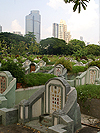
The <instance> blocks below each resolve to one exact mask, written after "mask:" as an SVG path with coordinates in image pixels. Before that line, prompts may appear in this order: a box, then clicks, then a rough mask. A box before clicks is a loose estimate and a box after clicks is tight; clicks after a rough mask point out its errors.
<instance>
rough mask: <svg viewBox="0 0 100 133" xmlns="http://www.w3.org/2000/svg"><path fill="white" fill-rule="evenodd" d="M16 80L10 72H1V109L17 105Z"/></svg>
mask: <svg viewBox="0 0 100 133" xmlns="http://www.w3.org/2000/svg"><path fill="white" fill-rule="evenodd" d="M15 89H16V79H15V78H13V77H12V75H11V73H10V72H8V71H0V108H2V107H7V108H11V107H13V106H14V105H15Z"/></svg>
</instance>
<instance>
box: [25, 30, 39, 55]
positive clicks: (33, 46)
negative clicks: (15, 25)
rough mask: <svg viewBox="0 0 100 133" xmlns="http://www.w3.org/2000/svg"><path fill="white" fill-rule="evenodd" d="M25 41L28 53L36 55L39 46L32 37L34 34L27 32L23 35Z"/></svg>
mask: <svg viewBox="0 0 100 133" xmlns="http://www.w3.org/2000/svg"><path fill="white" fill-rule="evenodd" d="M25 39H26V42H27V44H28V45H27V48H28V52H30V53H31V54H33V53H35V54H36V53H38V52H39V44H38V43H37V42H36V37H35V35H34V32H28V34H26V35H25Z"/></svg>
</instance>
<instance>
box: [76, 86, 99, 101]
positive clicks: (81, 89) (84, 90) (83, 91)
mask: <svg viewBox="0 0 100 133" xmlns="http://www.w3.org/2000/svg"><path fill="white" fill-rule="evenodd" d="M76 90H77V98H78V100H81V101H83V102H85V101H86V100H87V98H89V99H92V98H94V99H100V85H80V86H77V87H76Z"/></svg>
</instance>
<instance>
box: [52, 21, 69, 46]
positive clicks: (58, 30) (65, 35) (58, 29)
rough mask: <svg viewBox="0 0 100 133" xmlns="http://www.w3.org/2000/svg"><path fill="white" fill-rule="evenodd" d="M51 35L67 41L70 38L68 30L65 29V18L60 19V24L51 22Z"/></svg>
mask: <svg viewBox="0 0 100 133" xmlns="http://www.w3.org/2000/svg"><path fill="white" fill-rule="evenodd" d="M53 37H55V38H59V39H63V40H65V41H66V43H68V42H69V41H70V40H71V35H70V31H67V25H66V22H65V20H62V19H61V21H60V24H57V23H53Z"/></svg>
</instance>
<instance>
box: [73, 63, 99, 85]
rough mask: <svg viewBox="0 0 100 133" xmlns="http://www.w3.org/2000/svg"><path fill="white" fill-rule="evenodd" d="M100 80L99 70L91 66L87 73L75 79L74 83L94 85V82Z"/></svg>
mask: <svg viewBox="0 0 100 133" xmlns="http://www.w3.org/2000/svg"><path fill="white" fill-rule="evenodd" d="M99 78H100V69H99V68H98V67H96V66H91V67H89V68H88V69H87V71H85V72H83V73H82V74H81V75H80V76H77V77H76V80H75V83H76V86H77V85H84V84H95V83H96V80H97V79H99Z"/></svg>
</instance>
